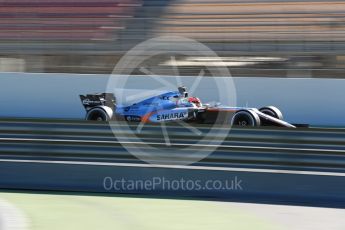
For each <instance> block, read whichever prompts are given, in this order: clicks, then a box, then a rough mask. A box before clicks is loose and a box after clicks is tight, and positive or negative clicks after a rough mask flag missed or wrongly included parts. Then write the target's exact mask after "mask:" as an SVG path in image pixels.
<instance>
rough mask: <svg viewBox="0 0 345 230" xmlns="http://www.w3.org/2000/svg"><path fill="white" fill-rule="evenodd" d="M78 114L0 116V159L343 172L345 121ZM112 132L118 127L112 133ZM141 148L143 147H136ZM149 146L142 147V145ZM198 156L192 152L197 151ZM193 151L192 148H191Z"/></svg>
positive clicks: (344, 170)
mask: <svg viewBox="0 0 345 230" xmlns="http://www.w3.org/2000/svg"><path fill="white" fill-rule="evenodd" d="M137 129H138V126H137V125H133V124H129V125H128V124H127V123H126V124H125V123H119V124H111V125H108V124H102V123H90V122H83V121H61V120H60V121H37V120H2V121H0V144H1V146H0V160H8V161H10V160H13V161H20V160H29V161H30V160H31V161H74V162H94V163H124V164H147V162H149V163H154V164H162V163H163V164H165V165H167V164H168V165H181V164H182V165H183V164H184V163H185V162H184V161H185V160H186V158H188V157H190V158H191V159H187V160H190V162H191V163H192V164H190V165H191V166H202V167H221V168H251V169H271V170H292V171H314V172H327V173H329V172H332V173H344V172H345V167H344V166H345V155H344V153H345V129H334V128H309V129H308V128H303V129H302V128H301V129H279V128H259V129H241V128H233V129H231V130H230V132H229V129H228V128H227V127H216V128H215V131H214V130H213V131H212V132H211V131H210V127H209V126H205V125H203V126H200V125H199V126H194V127H193V129H191V128H189V127H187V128H186V127H181V126H176V125H168V126H166V127H165V129H166V131H165V133H168V141H169V142H167V140H166V139H167V138H166V137H165V135H164V130H163V131H162V127H161V126H157V125H145V126H144V127H142V128H140V132H138V130H137ZM114 133H115V135H114ZM138 149H139V150H140V151H138ZM146 149H147V151H146V153H147V152H149V156H147V154H146V155H145V154H143V153H142V151H141V150H143V151H144V152H145V150H146ZM195 152H198V154H199V155H200V156H203V157H201V158H200V160H195V161H193V160H194V158H193V157H198V156H199V155H196V154H195ZM193 154H194V155H193Z"/></svg>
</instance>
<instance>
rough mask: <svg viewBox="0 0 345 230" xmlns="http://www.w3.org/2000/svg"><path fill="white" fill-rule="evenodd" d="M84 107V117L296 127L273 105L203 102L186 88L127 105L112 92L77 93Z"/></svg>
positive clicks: (100, 119)
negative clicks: (257, 106)
mask: <svg viewBox="0 0 345 230" xmlns="http://www.w3.org/2000/svg"><path fill="white" fill-rule="evenodd" d="M80 99H81V101H82V104H83V106H84V108H85V110H86V118H85V119H86V120H95V121H109V120H112V119H120V120H125V121H135V122H168V121H169V122H170V121H186V122H196V123H204V124H214V123H228V124H231V125H235V126H249V127H254V126H280V127H289V128H295V126H294V125H291V124H289V123H287V122H285V121H283V115H282V113H281V112H280V110H279V109H277V108H276V107H274V106H266V107H263V108H260V109H257V108H245V107H228V106H220V105H214V106H210V105H207V104H205V105H203V104H202V102H201V101H200V99H199V98H197V97H190V96H189V95H188V92H187V89H186V88H185V87H179V88H178V91H170V92H166V93H163V94H160V95H157V96H154V97H150V98H148V99H145V100H143V101H139V102H137V103H134V104H132V105H129V106H119V105H117V104H116V98H115V96H114V94H112V93H100V94H87V95H80Z"/></svg>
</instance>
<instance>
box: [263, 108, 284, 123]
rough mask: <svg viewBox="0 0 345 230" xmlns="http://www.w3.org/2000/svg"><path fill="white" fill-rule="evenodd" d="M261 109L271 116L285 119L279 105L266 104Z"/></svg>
mask: <svg viewBox="0 0 345 230" xmlns="http://www.w3.org/2000/svg"><path fill="white" fill-rule="evenodd" d="M259 111H260V112H262V113H264V114H266V115H269V116H271V117H274V118H277V119H279V120H283V114H282V112H281V111H280V110H279V109H278V108H277V107H274V106H266V107H262V108H261V109H259Z"/></svg>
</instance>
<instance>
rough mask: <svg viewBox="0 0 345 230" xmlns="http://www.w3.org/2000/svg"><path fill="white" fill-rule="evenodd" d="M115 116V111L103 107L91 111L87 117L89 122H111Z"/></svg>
mask: <svg viewBox="0 0 345 230" xmlns="http://www.w3.org/2000/svg"><path fill="white" fill-rule="evenodd" d="M112 116H113V111H112V109H111V108H110V107H107V106H101V107H96V108H92V109H90V110H89V111H88V112H87V114H86V117H85V120H87V121H109V120H110V119H111V118H112Z"/></svg>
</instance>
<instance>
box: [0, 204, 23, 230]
mask: <svg viewBox="0 0 345 230" xmlns="http://www.w3.org/2000/svg"><path fill="white" fill-rule="evenodd" d="M0 229H1V230H26V229H29V224H28V221H27V218H26V217H25V215H24V213H23V212H22V211H21V210H19V209H18V208H17V207H15V206H14V205H13V204H11V203H10V202H8V201H7V200H5V199H1V198H0Z"/></svg>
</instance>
